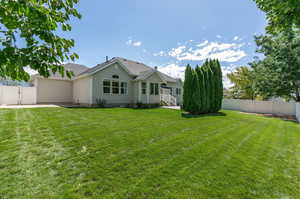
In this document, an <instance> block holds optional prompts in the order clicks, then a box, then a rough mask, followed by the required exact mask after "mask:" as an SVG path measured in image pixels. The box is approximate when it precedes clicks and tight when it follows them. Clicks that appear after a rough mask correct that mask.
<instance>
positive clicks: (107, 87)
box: [103, 80, 128, 95]
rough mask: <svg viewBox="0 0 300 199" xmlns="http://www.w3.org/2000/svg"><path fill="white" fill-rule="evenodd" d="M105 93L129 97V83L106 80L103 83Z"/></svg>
mask: <svg viewBox="0 0 300 199" xmlns="http://www.w3.org/2000/svg"><path fill="white" fill-rule="evenodd" d="M103 93H104V94H115V95H118V94H122V95H127V93H128V83H127V82H121V81H115V80H104V81H103Z"/></svg>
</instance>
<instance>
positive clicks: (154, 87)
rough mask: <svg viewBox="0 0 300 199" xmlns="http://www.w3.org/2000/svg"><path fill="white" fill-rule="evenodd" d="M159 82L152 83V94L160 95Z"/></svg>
mask: <svg viewBox="0 0 300 199" xmlns="http://www.w3.org/2000/svg"><path fill="white" fill-rule="evenodd" d="M158 88H159V87H158V83H150V95H159V90H158Z"/></svg>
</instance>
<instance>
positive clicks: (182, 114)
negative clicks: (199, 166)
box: [181, 112, 227, 118]
mask: <svg viewBox="0 0 300 199" xmlns="http://www.w3.org/2000/svg"><path fill="white" fill-rule="evenodd" d="M226 115H227V114H226V113H223V112H218V113H206V114H200V115H193V114H190V113H181V117H184V118H201V117H211V116H214V117H215V116H226Z"/></svg>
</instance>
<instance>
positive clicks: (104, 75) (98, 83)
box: [92, 63, 134, 105]
mask: <svg viewBox="0 0 300 199" xmlns="http://www.w3.org/2000/svg"><path fill="white" fill-rule="evenodd" d="M113 75H118V76H119V79H113V78H112V76H113ZM106 79H107V80H119V81H120V82H121V81H122V82H127V85H128V87H127V88H128V90H127V94H126V95H121V94H104V93H103V80H106ZM133 88H134V87H133V82H132V77H131V76H129V75H128V73H127V72H126V71H125V70H124V69H123V68H122V67H121V66H120V65H119V64H117V63H116V64H113V65H111V66H109V67H107V68H105V69H103V70H101V71H99V72H97V73H95V74H94V75H93V89H92V90H93V92H92V93H93V94H92V99H93V100H92V101H93V104H96V99H97V98H101V99H104V100H106V103H107V104H111V105H122V104H132V103H133V102H134V100H133V97H134V90H133Z"/></svg>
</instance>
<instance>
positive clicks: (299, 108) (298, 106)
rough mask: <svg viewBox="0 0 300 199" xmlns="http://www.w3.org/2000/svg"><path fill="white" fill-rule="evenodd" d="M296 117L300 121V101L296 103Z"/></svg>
mask: <svg viewBox="0 0 300 199" xmlns="http://www.w3.org/2000/svg"><path fill="white" fill-rule="evenodd" d="M296 117H297V119H298V121H299V122H300V102H297V103H296Z"/></svg>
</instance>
